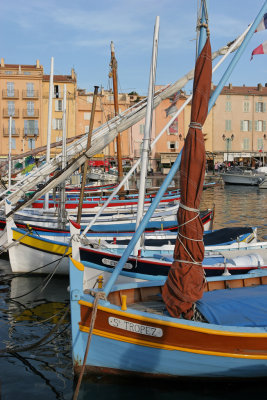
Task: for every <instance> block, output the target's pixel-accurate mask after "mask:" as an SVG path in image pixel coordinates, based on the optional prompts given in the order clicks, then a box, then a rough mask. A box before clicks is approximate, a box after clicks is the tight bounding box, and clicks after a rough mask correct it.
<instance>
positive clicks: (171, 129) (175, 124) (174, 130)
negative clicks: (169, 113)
mask: <svg viewBox="0 0 267 400" xmlns="http://www.w3.org/2000/svg"><path fill="white" fill-rule="evenodd" d="M167 132H168V135H177V134H178V118H175V120H174V121H173V123H172V124H171V125H170V126H169V128H168V130H167Z"/></svg>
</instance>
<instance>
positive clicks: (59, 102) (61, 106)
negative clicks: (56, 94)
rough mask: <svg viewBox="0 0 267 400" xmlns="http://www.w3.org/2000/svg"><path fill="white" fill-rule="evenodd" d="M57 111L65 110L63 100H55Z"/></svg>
mask: <svg viewBox="0 0 267 400" xmlns="http://www.w3.org/2000/svg"><path fill="white" fill-rule="evenodd" d="M55 111H63V101H62V100H55Z"/></svg>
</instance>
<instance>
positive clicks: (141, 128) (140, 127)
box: [139, 124, 145, 135]
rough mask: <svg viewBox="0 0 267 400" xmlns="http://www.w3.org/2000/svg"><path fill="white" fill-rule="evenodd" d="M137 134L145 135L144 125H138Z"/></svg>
mask: <svg viewBox="0 0 267 400" xmlns="http://www.w3.org/2000/svg"><path fill="white" fill-rule="evenodd" d="M139 132H140V133H141V134H142V135H143V134H144V133H145V125H144V124H141V125H139Z"/></svg>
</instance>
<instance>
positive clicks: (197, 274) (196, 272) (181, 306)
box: [162, 38, 212, 319]
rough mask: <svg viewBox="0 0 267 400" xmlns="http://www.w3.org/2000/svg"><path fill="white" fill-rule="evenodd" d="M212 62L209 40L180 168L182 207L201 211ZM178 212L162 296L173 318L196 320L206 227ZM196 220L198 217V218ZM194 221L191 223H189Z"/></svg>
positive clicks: (197, 75)
mask: <svg viewBox="0 0 267 400" xmlns="http://www.w3.org/2000/svg"><path fill="white" fill-rule="evenodd" d="M211 74H212V60H211V48H210V40H209V38H208V39H207V41H206V43H205V46H204V47H203V49H202V51H201V53H200V55H199V56H198V58H197V62H196V67H195V76H194V86H193V99H192V107H191V123H190V127H189V131H188V134H187V137H186V140H185V145H184V149H183V154H182V160H181V169H180V189H181V202H180V204H181V205H184V206H186V207H188V208H190V209H199V205H200V199H201V194H202V191H203V183H204V177H205V167H206V157H205V145H204V137H203V133H202V129H201V126H203V124H204V122H205V120H206V117H207V113H208V103H209V98H210V87H211ZM181 205H180V207H179V209H178V224H179V233H178V236H177V240H176V244H175V249H174V260H177V261H174V262H173V264H172V267H171V268H170V271H169V274H168V278H167V280H166V283H165V285H164V287H163V292H162V297H163V300H164V302H165V304H166V307H167V310H168V312H169V313H170V315H171V316H173V317H179V316H180V315H181V314H182V316H183V317H184V318H187V319H191V318H192V317H193V303H194V302H195V301H197V300H198V299H200V298H201V297H202V293H203V289H204V285H205V280H204V271H203V268H202V265H201V263H202V260H203V258H204V244H203V241H202V239H203V224H202V222H201V219H200V217H199V216H198V214H197V213H196V211H192V210H188V209H185V208H182V206H181ZM196 217H197V218H196ZM189 221H191V222H189Z"/></svg>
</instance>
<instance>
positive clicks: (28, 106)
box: [27, 101, 34, 117]
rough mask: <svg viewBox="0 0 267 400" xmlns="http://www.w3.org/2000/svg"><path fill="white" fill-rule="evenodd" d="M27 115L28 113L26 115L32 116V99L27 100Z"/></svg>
mask: <svg viewBox="0 0 267 400" xmlns="http://www.w3.org/2000/svg"><path fill="white" fill-rule="evenodd" d="M27 115H28V117H33V116H34V102H33V101H27Z"/></svg>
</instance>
